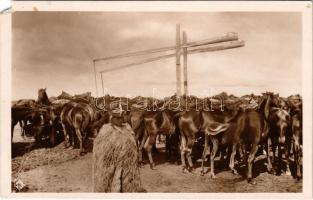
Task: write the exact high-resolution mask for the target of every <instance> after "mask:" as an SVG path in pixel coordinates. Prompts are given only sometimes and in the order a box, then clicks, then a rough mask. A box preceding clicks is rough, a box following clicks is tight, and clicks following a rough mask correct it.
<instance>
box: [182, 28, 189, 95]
mask: <svg viewBox="0 0 313 200" xmlns="http://www.w3.org/2000/svg"><path fill="white" fill-rule="evenodd" d="M186 45H187V34H186V32H185V31H183V46H184V48H183V57H184V63H183V67H184V95H186V96H187V95H188V79H187V47H186Z"/></svg>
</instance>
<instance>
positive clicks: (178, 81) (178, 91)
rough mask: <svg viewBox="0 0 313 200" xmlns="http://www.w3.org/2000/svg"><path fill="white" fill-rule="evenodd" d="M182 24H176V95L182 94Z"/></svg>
mask: <svg viewBox="0 0 313 200" xmlns="http://www.w3.org/2000/svg"><path fill="white" fill-rule="evenodd" d="M180 43H181V42H180V25H179V24H177V25H176V95H177V97H180V96H181V71H180V48H181V44H180Z"/></svg>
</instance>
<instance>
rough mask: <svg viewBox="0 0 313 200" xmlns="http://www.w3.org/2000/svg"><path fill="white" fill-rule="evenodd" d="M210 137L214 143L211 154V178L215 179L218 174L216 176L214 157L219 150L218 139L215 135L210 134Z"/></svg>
mask: <svg viewBox="0 0 313 200" xmlns="http://www.w3.org/2000/svg"><path fill="white" fill-rule="evenodd" d="M210 139H211V142H212V144H213V148H212V152H211V155H210V163H211V172H210V176H211V178H213V179H215V178H216V176H215V173H214V158H215V155H216V153H217V150H218V140H217V138H215V137H214V136H210Z"/></svg>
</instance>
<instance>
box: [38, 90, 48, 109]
mask: <svg viewBox="0 0 313 200" xmlns="http://www.w3.org/2000/svg"><path fill="white" fill-rule="evenodd" d="M37 103H38V104H39V105H46V106H50V105H51V102H50V100H49V98H48V95H47V93H46V88H40V89H39V90H38V99H37Z"/></svg>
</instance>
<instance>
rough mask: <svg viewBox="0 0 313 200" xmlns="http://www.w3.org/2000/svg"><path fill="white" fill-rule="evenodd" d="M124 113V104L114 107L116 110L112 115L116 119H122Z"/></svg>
mask: <svg viewBox="0 0 313 200" xmlns="http://www.w3.org/2000/svg"><path fill="white" fill-rule="evenodd" d="M124 111H125V110H124V109H123V107H122V104H121V103H119V104H118V106H116V107H114V108H113V109H112V110H111V114H112V116H114V117H121V116H122V114H123V112H124Z"/></svg>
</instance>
